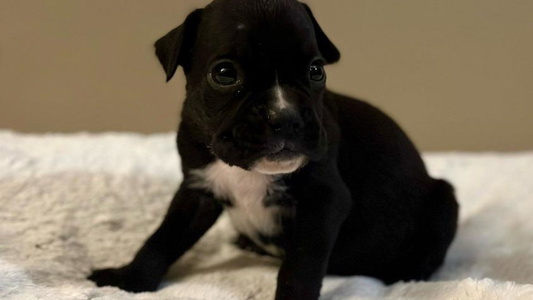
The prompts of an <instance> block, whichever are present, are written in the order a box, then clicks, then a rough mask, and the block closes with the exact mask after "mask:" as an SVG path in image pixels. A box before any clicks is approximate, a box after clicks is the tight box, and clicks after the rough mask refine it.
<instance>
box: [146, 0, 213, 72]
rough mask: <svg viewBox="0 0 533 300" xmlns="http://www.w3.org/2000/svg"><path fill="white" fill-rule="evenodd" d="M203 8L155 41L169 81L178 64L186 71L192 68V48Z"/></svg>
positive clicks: (158, 56) (156, 49)
mask: <svg viewBox="0 0 533 300" xmlns="http://www.w3.org/2000/svg"><path fill="white" fill-rule="evenodd" d="M202 11H203V9H197V10H195V11H193V12H192V13H190V14H189V15H188V16H187V18H186V19H185V22H183V24H181V25H180V26H178V27H176V28H174V29H173V30H172V31H170V32H169V33H167V34H166V35H165V36H164V37H162V38H160V39H159V40H157V42H155V53H156V55H157V58H159V62H161V65H162V66H163V69H165V73H166V74H167V81H169V80H170V79H171V78H172V76H174V74H175V73H176V69H177V68H178V65H181V66H182V67H183V70H184V72H185V73H188V72H189V70H190V68H191V50H192V48H193V46H194V41H195V40H196V32H197V30H198V25H199V24H200V20H201V17H202Z"/></svg>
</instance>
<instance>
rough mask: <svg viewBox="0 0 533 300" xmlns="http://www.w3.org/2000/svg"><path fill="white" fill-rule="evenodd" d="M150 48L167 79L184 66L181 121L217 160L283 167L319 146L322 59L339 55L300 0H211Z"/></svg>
mask: <svg viewBox="0 0 533 300" xmlns="http://www.w3.org/2000/svg"><path fill="white" fill-rule="evenodd" d="M156 53H157V56H158V58H159V60H160V62H161V64H162V65H163V67H164V69H165V71H166V74H167V80H170V79H171V78H172V76H173V75H174V73H175V72H176V69H177V67H178V65H181V66H182V67H183V69H184V72H185V75H186V77H187V99H186V101H185V103H184V108H183V109H184V110H183V121H184V122H188V124H192V127H194V128H195V129H196V134H197V135H200V136H201V139H202V140H203V141H204V142H205V143H206V144H207V146H208V147H210V148H211V149H212V152H213V154H214V155H215V156H217V157H218V158H219V159H221V160H222V161H224V162H226V163H228V164H230V165H236V166H239V167H241V168H244V169H248V170H253V171H257V172H261V173H265V174H281V173H290V172H293V171H295V170H296V169H298V168H299V167H300V166H302V165H303V164H304V163H305V162H306V161H307V160H309V159H311V160H313V159H319V158H320V157H321V156H322V155H323V154H324V153H325V152H326V151H327V145H328V141H327V139H328V137H327V134H326V130H325V128H324V118H323V103H322V96H323V93H324V90H325V82H326V74H325V71H324V65H326V64H329V63H333V62H336V61H337V60H339V57H340V54H339V51H338V50H337V48H336V47H335V46H334V45H333V44H332V43H331V41H330V40H329V39H328V38H327V36H326V35H325V34H324V32H323V31H322V29H321V28H320V26H319V25H318V23H317V22H316V20H315V18H314V17H313V15H312V13H311V10H310V9H309V8H308V7H307V6H306V5H305V4H302V3H299V2H297V1H295V0H257V1H248V0H215V1H214V2H212V3H211V4H210V5H208V6H207V7H206V8H205V9H199V10H196V11H194V12H192V13H191V14H190V15H189V16H188V17H187V19H186V20H185V22H184V23H183V24H182V25H180V26H179V27H177V28H175V29H174V30H172V31H171V32H169V33H168V34H167V35H166V36H164V37H162V38H161V39H159V40H158V41H157V42H156Z"/></svg>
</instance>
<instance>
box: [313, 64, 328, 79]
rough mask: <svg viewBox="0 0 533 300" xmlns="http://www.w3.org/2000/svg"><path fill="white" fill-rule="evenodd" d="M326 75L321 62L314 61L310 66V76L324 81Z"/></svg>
mask: <svg viewBox="0 0 533 300" xmlns="http://www.w3.org/2000/svg"><path fill="white" fill-rule="evenodd" d="M324 77H326V72H325V71H324V67H323V66H322V64H321V63H320V62H314V63H312V64H311V66H310V67H309V78H311V80H313V81H322V80H324Z"/></svg>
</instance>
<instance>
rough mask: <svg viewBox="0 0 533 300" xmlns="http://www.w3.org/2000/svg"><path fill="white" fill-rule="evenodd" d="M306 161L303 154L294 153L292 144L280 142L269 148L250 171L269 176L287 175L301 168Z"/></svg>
mask: <svg viewBox="0 0 533 300" xmlns="http://www.w3.org/2000/svg"><path fill="white" fill-rule="evenodd" d="M306 161H307V159H306V157H305V156H304V155H303V154H301V153H299V152H297V151H295V146H294V144H293V143H291V142H287V141H280V142H277V143H275V144H273V145H272V146H270V147H269V149H268V152H267V154H266V155H265V156H263V157H262V158H260V159H259V160H257V161H256V163H255V164H254V166H253V167H252V168H251V170H252V171H254V172H258V173H262V174H269V175H278V174H288V173H292V172H294V171H296V170H298V169H299V168H301V167H302V166H303V165H304V164H305V163H306Z"/></svg>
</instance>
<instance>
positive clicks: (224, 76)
mask: <svg viewBox="0 0 533 300" xmlns="http://www.w3.org/2000/svg"><path fill="white" fill-rule="evenodd" d="M211 77H212V78H213V81H214V82H216V83H218V84H220V85H233V84H235V83H237V80H238V76H237V69H236V68H235V66H234V65H233V64H232V63H231V62H222V63H219V64H218V65H216V66H215V67H214V68H213V71H212V72H211Z"/></svg>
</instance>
